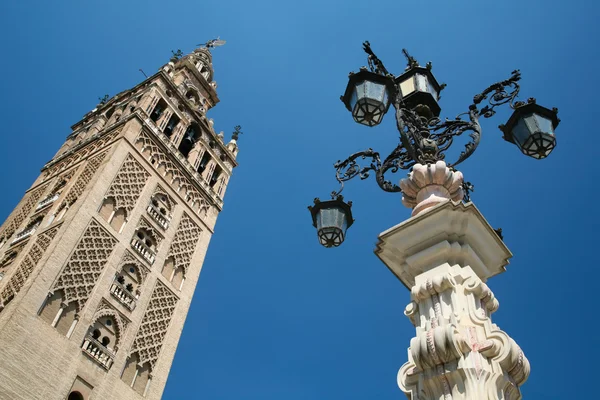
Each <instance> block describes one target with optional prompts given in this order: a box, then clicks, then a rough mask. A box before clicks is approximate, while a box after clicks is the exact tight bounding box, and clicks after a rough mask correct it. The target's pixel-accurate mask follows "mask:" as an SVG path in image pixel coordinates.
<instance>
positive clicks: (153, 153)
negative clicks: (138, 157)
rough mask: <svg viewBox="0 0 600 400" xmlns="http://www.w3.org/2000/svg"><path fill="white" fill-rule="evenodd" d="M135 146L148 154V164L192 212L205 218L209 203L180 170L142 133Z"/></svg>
mask: <svg viewBox="0 0 600 400" xmlns="http://www.w3.org/2000/svg"><path fill="white" fill-rule="evenodd" d="M136 144H137V146H138V147H139V148H140V151H141V152H142V153H144V154H149V156H148V158H149V160H150V163H151V164H152V165H153V166H154V168H156V169H157V171H159V173H161V175H163V176H164V177H165V178H168V179H167V180H168V181H169V183H170V184H171V185H172V186H173V189H174V190H175V191H176V192H179V193H181V194H182V196H183V197H184V198H185V200H186V201H187V203H188V204H189V206H190V207H191V208H192V210H194V212H196V213H197V214H198V215H200V216H203V217H204V216H206V214H207V212H208V210H209V209H210V202H209V201H208V200H207V199H206V197H205V196H204V195H202V194H201V193H200V192H199V191H198V190H197V189H196V188H195V187H194V185H193V184H192V182H191V181H190V180H189V179H187V178H186V177H185V175H184V174H183V173H182V172H181V169H180V168H179V167H177V166H176V165H175V163H173V162H172V161H171V160H170V159H169V157H167V155H166V154H165V153H164V152H163V151H162V150H161V149H160V148H159V147H158V145H157V144H156V143H154V141H153V140H152V139H151V138H150V136H148V135H147V134H146V133H144V132H142V133H140V135H139V137H138V139H137V142H136Z"/></svg>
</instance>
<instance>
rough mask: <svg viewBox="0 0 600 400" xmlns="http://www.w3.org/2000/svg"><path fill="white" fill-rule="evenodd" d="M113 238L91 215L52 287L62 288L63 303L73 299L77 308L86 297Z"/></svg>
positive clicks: (108, 253)
mask: <svg viewBox="0 0 600 400" xmlns="http://www.w3.org/2000/svg"><path fill="white" fill-rule="evenodd" d="M116 243H117V240H116V239H115V238H114V237H112V236H111V235H110V234H109V233H108V232H107V231H106V229H104V228H103V227H102V226H101V225H100V224H99V223H98V222H97V221H96V220H94V219H92V221H91V222H90V224H89V225H88V227H87V229H86V230H85V232H84V233H83V236H82V237H81V239H80V241H79V243H78V244H77V246H76V247H75V250H74V251H73V254H71V257H69V261H67V264H66V266H65V268H64V269H63V270H62V272H61V273H60V276H59V277H58V280H57V282H56V284H55V285H54V288H53V289H54V290H63V291H64V295H65V300H64V301H65V303H71V302H73V301H74V302H76V303H77V310H78V311H81V310H82V309H83V307H84V305H85V303H86V301H87V300H88V298H89V296H90V294H91V293H92V290H94V287H95V286H96V283H97V282H98V278H99V277H100V275H101V274H102V271H104V268H105V265H106V262H107V261H108V258H109V256H110V254H111V253H112V251H113V249H114V247H115V245H116Z"/></svg>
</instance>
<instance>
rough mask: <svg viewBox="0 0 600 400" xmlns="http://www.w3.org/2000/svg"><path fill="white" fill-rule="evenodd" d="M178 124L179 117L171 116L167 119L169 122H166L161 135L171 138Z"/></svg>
mask: <svg viewBox="0 0 600 400" xmlns="http://www.w3.org/2000/svg"><path fill="white" fill-rule="evenodd" d="M178 123H179V117H178V116H177V115H176V114H173V115H171V118H170V119H169V122H167V125H166V126H165V129H164V130H163V133H164V134H165V135H167V137H171V135H172V134H173V130H174V129H175V127H176V126H177V124H178Z"/></svg>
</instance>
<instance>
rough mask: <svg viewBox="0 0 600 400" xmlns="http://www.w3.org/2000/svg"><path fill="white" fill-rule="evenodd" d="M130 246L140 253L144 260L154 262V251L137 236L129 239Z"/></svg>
mask: <svg viewBox="0 0 600 400" xmlns="http://www.w3.org/2000/svg"><path fill="white" fill-rule="evenodd" d="M131 247H133V249H134V250H135V251H136V253H138V254H139V255H141V256H142V257H143V258H144V259H145V260H146V261H148V262H149V263H150V264H154V260H155V259H156V253H155V252H154V250H152V249H151V248H150V247H148V246H146V244H145V243H143V242H142V241H141V240H138V239H137V238H133V239H132V240H131Z"/></svg>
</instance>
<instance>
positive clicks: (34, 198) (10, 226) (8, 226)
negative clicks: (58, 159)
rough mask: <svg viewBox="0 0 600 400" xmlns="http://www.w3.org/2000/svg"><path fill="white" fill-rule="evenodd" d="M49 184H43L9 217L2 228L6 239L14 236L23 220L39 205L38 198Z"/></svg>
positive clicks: (1, 232)
mask: <svg viewBox="0 0 600 400" xmlns="http://www.w3.org/2000/svg"><path fill="white" fill-rule="evenodd" d="M47 187H48V185H44V186H41V187H39V188H37V189H35V190H33V191H31V192H30V193H29V194H28V195H26V197H25V200H23V202H22V203H21V205H20V206H18V207H17V208H16V209H15V211H13V212H12V214H11V215H10V216H9V217H8V219H7V220H6V222H4V225H3V226H2V228H0V237H2V236H4V237H5V238H6V239H8V237H10V236H12V234H13V233H15V231H16V230H17V229H18V228H19V226H21V224H22V223H23V221H24V220H25V219H26V218H27V216H28V215H29V213H30V212H31V210H33V208H34V207H35V206H37V203H38V200H39V199H40V198H41V197H42V195H43V194H44V192H46V188H47Z"/></svg>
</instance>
